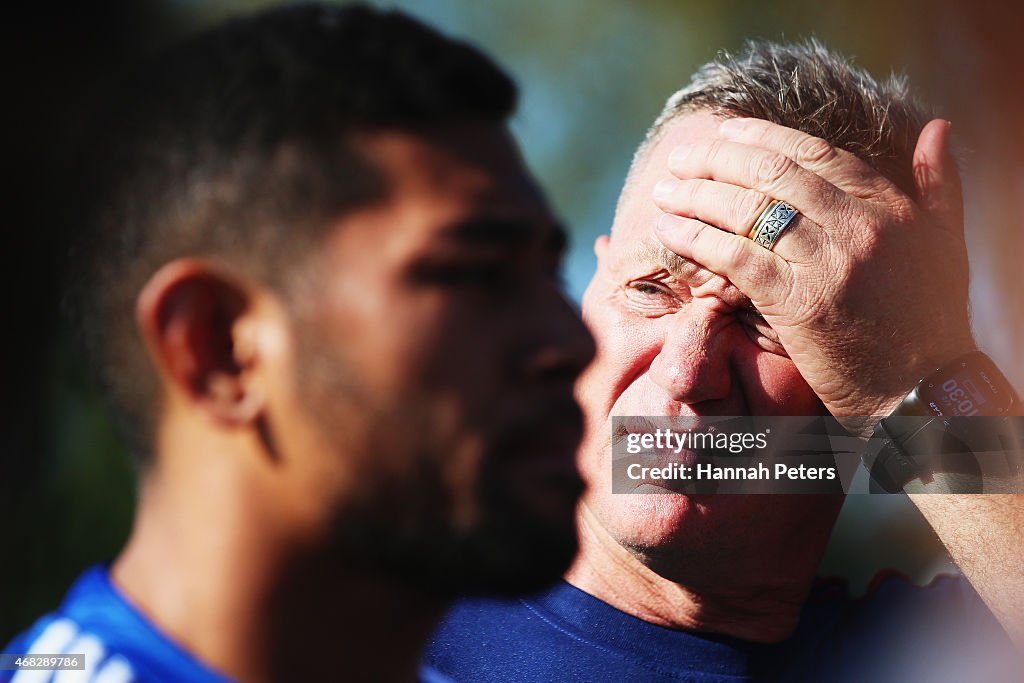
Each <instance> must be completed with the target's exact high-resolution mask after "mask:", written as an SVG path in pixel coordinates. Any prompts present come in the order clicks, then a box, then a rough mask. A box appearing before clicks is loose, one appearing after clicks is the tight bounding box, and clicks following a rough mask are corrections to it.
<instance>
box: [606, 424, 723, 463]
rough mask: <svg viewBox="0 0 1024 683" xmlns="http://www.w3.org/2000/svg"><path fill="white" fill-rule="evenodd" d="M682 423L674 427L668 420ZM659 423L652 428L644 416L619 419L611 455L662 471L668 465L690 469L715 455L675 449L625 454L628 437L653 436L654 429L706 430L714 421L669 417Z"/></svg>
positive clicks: (668, 447) (676, 430)
mask: <svg viewBox="0 0 1024 683" xmlns="http://www.w3.org/2000/svg"><path fill="white" fill-rule="evenodd" d="M673 419H674V420H679V421H682V422H683V424H681V425H678V426H677V425H674V424H672V423H671V422H669V420H673ZM658 420H659V421H660V422H662V423H661V424H655V423H654V422H653V421H652V420H651V419H650V418H648V417H645V416H638V415H631V416H623V417H621V418H620V419H619V422H618V425H617V426H616V427H615V428H614V429H613V431H612V447H613V453H614V454H615V456H616V457H618V458H628V459H629V461H630V462H631V463H632V462H635V463H638V464H640V465H641V466H642V467H664V466H666V465H668V464H669V463H679V464H681V465H685V466H688V467H690V466H693V465H694V464H695V463H696V462H697V461H698V460H700V459H701V458H708V457H711V456H713V455H715V453H716V452H715V450H714V449H692V448H682V449H680V450H679V451H678V452H677V451H676V446H666V447H663V448H643V449H642V450H641V451H640V452H639V453H627V451H626V441H627V439H628V437H629V435H630V434H653V433H654V432H655V430H657V429H665V428H666V427H668V428H671V429H672V430H673V431H675V432H677V433H678V432H683V431H693V432H700V431H704V430H706V429H707V428H708V427H709V426H710V425H711V424H713V421H708V420H703V419H701V418H700V417H698V416H695V415H684V416H668V417H664V418H661V417H659V418H658Z"/></svg>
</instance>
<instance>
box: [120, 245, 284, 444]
mask: <svg viewBox="0 0 1024 683" xmlns="http://www.w3.org/2000/svg"><path fill="white" fill-rule="evenodd" d="M254 296H255V289H254V288H253V286H251V285H247V284H245V283H243V281H241V280H240V279H236V278H234V277H232V276H230V275H229V274H228V273H227V272H225V271H224V270H222V269H220V268H218V267H216V266H214V265H213V264H210V263H207V262H205V261H201V260H195V259H181V260H177V261H172V262H171V263H168V264H166V265H165V266H163V267H162V268H161V269H160V270H159V271H157V272H156V273H155V274H154V275H153V277H151V278H150V279H149V282H147V283H146V285H145V287H143V289H142V292H141V293H140V294H139V298H138V300H137V301H136V309H135V315H136V322H137V324H138V326H139V331H140V333H141V335H142V338H143V341H144V342H145V344H146V347H147V349H148V350H149V354H150V357H151V358H152V359H153V362H154V363H155V364H156V366H157V368H158V371H159V373H160V375H161V376H162V377H163V379H164V382H165V383H166V384H167V385H168V387H169V389H170V390H171V391H173V392H176V393H177V394H178V395H179V396H181V397H183V398H184V399H185V400H186V401H189V402H191V403H192V404H194V405H195V406H197V407H198V408H199V409H200V410H202V411H204V412H206V413H207V414H208V415H210V416H211V417H212V418H213V419H214V420H215V421H217V422H219V423H220V424H224V425H234V426H241V425H245V424H249V423H253V422H255V421H256V420H257V419H259V418H260V416H261V415H262V413H263V411H264V408H265V399H264V392H263V391H262V385H261V384H260V382H259V379H258V373H256V372H255V370H256V365H257V362H258V353H257V339H256V338H255V335H254V333H253V330H254V328H255V327H256V326H254V325H252V324H249V323H250V322H251V321H250V320H249V318H250V317H251V316H253V315H254V312H253V308H254V307H253V305H252V304H253V299H254Z"/></svg>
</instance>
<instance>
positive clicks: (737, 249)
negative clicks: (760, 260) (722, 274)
mask: <svg viewBox="0 0 1024 683" xmlns="http://www.w3.org/2000/svg"><path fill="white" fill-rule="evenodd" d="M742 239H743V238H734V239H730V240H728V241H727V242H726V247H725V250H724V251H725V254H724V256H725V261H726V263H728V264H729V267H730V268H740V267H742V266H745V265H746V257H747V250H746V248H745V247H746V244H744V243H743V241H742Z"/></svg>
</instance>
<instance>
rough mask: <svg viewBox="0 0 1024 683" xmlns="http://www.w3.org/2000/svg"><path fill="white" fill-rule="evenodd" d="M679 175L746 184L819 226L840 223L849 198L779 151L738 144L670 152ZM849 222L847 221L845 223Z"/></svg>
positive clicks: (702, 144) (700, 145)
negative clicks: (793, 208)
mask: <svg viewBox="0 0 1024 683" xmlns="http://www.w3.org/2000/svg"><path fill="white" fill-rule="evenodd" d="M668 165H669V170H670V171H671V172H672V174H673V175H675V176H676V177H678V178H682V179H693V178H704V179H708V180H718V181H721V182H725V183H729V184H731V185H738V186H740V187H745V188H749V189H751V190H756V191H757V192H761V193H763V194H766V195H768V196H770V197H772V198H774V199H781V200H782V201H784V202H786V203H788V204H791V205H792V206H794V207H796V209H797V210H798V211H800V212H801V213H802V214H804V215H805V216H807V217H808V218H810V219H811V220H812V221H814V222H815V223H817V224H818V225H821V226H830V227H833V228H838V227H842V225H843V223H844V221H839V220H837V219H838V218H839V217H840V216H843V215H846V216H848V215H850V214H851V213H852V211H850V209H849V208H848V205H849V203H850V202H851V201H855V200H853V199H852V198H851V197H850V196H849V195H847V194H846V193H844V192H843V191H842V190H840V189H839V188H837V187H836V186H835V185H833V184H832V183H830V182H828V181H827V180H825V179H823V178H821V177H820V176H818V175H815V174H814V173H812V172H810V171H808V170H807V169H804V168H802V167H801V166H800V165H799V164H797V163H796V162H795V161H793V160H792V159H790V158H789V157H787V156H784V155H782V154H779V153H778V152H769V151H767V150H764V149H760V148H759V147H753V146H751V145H744V144H740V143H738V142H727V141H723V140H710V141H704V142H697V143H694V144H691V145H683V146H682V147H679V148H677V149H676V150H675V151H673V152H672V154H671V155H670V156H669V160H668ZM845 222H848V221H845Z"/></svg>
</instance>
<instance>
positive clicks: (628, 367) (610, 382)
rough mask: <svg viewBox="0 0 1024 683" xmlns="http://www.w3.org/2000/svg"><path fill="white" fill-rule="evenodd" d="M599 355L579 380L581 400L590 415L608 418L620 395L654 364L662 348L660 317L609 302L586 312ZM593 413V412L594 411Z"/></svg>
mask: <svg viewBox="0 0 1024 683" xmlns="http://www.w3.org/2000/svg"><path fill="white" fill-rule="evenodd" d="M584 321H585V322H586V323H587V325H588V327H589V328H590V332H591V334H592V335H593V336H594V341H595V343H596V345H597V355H596V356H595V358H594V361H593V362H592V363H591V364H590V366H589V367H588V368H587V370H586V371H585V372H584V373H583V375H582V376H581V377H580V380H579V382H578V383H577V400H578V401H579V402H580V404H581V405H582V406H583V407H584V409H585V410H586V411H587V413H588V418H591V417H592V416H593V417H594V418H595V419H600V420H604V419H605V418H607V416H608V414H609V412H610V411H611V409H612V406H614V405H615V402H616V401H617V400H618V399H619V397H620V396H621V395H622V394H623V393H624V392H625V391H626V390H627V389H628V388H629V387H630V385H632V384H633V382H635V381H636V379H637V377H639V376H640V375H642V374H643V373H644V371H646V370H647V368H649V367H650V364H651V361H652V360H653V359H654V358H655V357H656V356H657V355H658V351H659V349H660V348H661V340H662V335H661V334H660V332H659V330H658V326H657V324H656V321H652V320H648V319H646V318H636V317H635V316H630V315H627V314H624V313H622V312H620V311H619V310H618V309H617V308H615V307H613V306H611V305H608V304H605V305H603V306H600V307H597V306H595V307H591V308H590V310H589V311H585V312H584ZM591 414H592V415H591Z"/></svg>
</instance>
